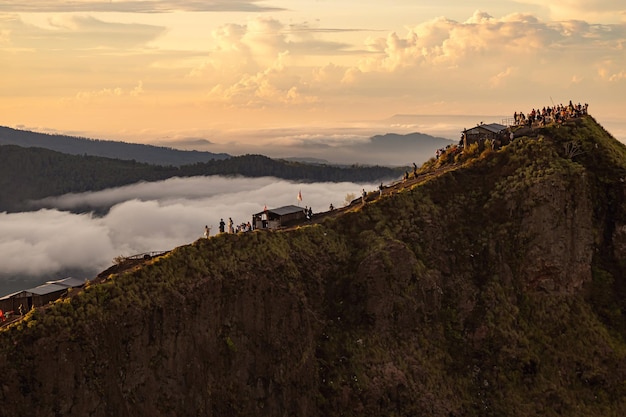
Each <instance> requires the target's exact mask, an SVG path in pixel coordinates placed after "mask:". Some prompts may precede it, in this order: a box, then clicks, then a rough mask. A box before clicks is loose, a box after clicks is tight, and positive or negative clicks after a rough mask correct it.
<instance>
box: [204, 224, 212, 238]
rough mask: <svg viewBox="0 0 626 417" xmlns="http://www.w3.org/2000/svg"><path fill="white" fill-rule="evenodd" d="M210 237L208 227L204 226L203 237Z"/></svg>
mask: <svg viewBox="0 0 626 417" xmlns="http://www.w3.org/2000/svg"><path fill="white" fill-rule="evenodd" d="M209 236H211V228H210V227H209V226H208V225H205V226H204V237H205V238H207V239H208V238H209Z"/></svg>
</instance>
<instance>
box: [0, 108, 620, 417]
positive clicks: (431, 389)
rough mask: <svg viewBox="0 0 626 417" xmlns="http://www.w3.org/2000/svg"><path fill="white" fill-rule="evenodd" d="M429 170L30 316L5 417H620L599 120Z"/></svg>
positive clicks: (611, 227)
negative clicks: (309, 219) (334, 211)
mask: <svg viewBox="0 0 626 417" xmlns="http://www.w3.org/2000/svg"><path fill="white" fill-rule="evenodd" d="M419 174H420V175H418V176H417V178H412V179H409V180H408V181H406V182H404V183H400V184H398V185H397V186H396V187H395V188H389V189H388V190H386V192H384V193H383V194H382V195H381V196H376V195H374V194H370V195H368V196H367V199H366V201H365V204H360V203H359V202H355V203H354V204H353V205H352V206H350V207H348V208H346V209H345V210H344V211H342V213H341V215H338V216H329V217H326V218H324V219H321V218H320V219H319V220H320V221H319V223H317V224H311V225H306V224H304V225H302V226H301V227H297V228H294V229H291V230H288V231H279V232H267V231H258V232H252V233H242V234H237V235H234V234H222V235H218V236H216V237H212V238H210V239H199V240H198V241H196V242H194V243H193V244H190V245H185V246H181V247H179V248H176V249H174V250H173V251H171V252H170V253H168V254H167V255H164V256H161V257H157V258H154V259H150V260H144V261H142V264H141V265H136V264H135V265H131V266H130V267H129V268H128V269H124V268H120V269H118V270H114V269H112V270H109V271H105V272H103V274H102V275H101V276H100V277H99V278H98V279H97V280H94V282H93V283H91V284H90V285H88V286H87V287H86V288H85V289H83V290H81V291H80V292H77V293H75V294H71V297H68V298H66V299H63V300H60V301H58V302H57V303H54V304H53V305H51V306H49V307H47V308H44V309H36V310H33V311H32V312H31V313H29V314H28V315H27V316H26V317H25V319H24V320H22V321H20V322H18V323H17V324H14V325H13V326H11V327H10V328H8V329H5V330H3V331H1V332H0V352H2V355H0V372H2V374H3V376H4V377H3V379H2V381H0V400H2V402H3V404H4V406H3V408H2V409H0V415H6V416H9V415H11V416H22V415H23V416H26V415H32V414H37V415H42V416H48V415H50V416H53V415H55V414H56V415H65V416H73V415H76V416H80V415H93V416H106V415H116V416H122V417H124V416H131V415H203V416H223V415H234V416H251V415H255V416H275V415H299V416H303V417H306V416H319V415H325V416H330V417H334V416H340V415H356V414H358V415H361V416H372V417H373V416H380V415H402V416H409V415H430V416H436V417H439V416H441V417H450V416H515V417H522V416H531V415H543V416H557V415H568V416H573V417H583V416H585V417H589V416H592V417H593V416H607V415H615V416H618V415H623V414H624V413H625V412H626V388H625V387H624V384H623V381H624V380H626V366H625V365H624V363H626V361H625V360H624V359H626V343H625V342H624V340H625V336H626V320H625V317H624V313H623V312H624V311H626V309H625V307H626V305H625V301H624V300H625V299H626V297H624V295H625V294H626V283H625V282H624V276H625V275H624V272H625V268H626V265H624V263H623V259H626V204H624V203H625V201H626V198H625V194H626V193H625V191H626V189H625V186H624V183H623V181H624V178H625V177H626V147H624V145H622V144H620V143H619V142H617V141H616V140H615V139H614V138H613V137H611V136H610V134H608V133H607V132H605V131H603V129H602V128H601V126H599V125H598V124H597V123H596V122H595V120H593V118H591V117H590V116H584V117H582V118H580V119H573V120H570V121H567V122H566V123H564V124H562V125H550V126H547V127H545V128H540V129H537V130H535V131H533V132H530V133H528V134H525V135H520V137H517V138H516V139H515V140H514V141H513V142H512V143H511V144H509V145H507V146H505V147H503V148H502V149H501V150H498V151H495V150H493V149H491V148H490V147H489V146H486V145H485V144H482V145H480V144H477V145H476V146H470V147H469V148H467V149H465V150H464V151H463V152H462V153H460V152H458V150H455V149H450V150H447V151H446V152H444V153H443V154H442V155H441V156H440V157H439V158H438V159H436V160H435V159H432V160H430V161H428V162H427V163H426V164H424V165H423V167H422V169H421V171H420V173H419ZM314 218H315V217H314Z"/></svg>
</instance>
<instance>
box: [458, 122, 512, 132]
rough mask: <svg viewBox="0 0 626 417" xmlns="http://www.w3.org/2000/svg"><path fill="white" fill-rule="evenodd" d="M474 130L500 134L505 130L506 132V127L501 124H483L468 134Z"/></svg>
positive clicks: (468, 130) (469, 130)
mask: <svg viewBox="0 0 626 417" xmlns="http://www.w3.org/2000/svg"><path fill="white" fill-rule="evenodd" d="M474 129H485V130H487V131H489V132H492V133H500V132H502V131H503V130H506V126H504V125H501V124H500V123H489V124H487V125H486V124H482V125H478V126H474V127H473V128H471V129H467V132H471V131H472V130H474Z"/></svg>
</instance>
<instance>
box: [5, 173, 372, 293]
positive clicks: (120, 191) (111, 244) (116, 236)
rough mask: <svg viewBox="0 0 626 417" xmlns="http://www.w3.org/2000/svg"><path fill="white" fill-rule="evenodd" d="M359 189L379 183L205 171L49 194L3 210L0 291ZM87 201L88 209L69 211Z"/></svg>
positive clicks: (321, 207) (320, 206)
mask: <svg viewBox="0 0 626 417" xmlns="http://www.w3.org/2000/svg"><path fill="white" fill-rule="evenodd" d="M363 188H365V189H366V190H368V191H371V190H375V189H376V188H377V184H369V183H363V184H362V183H358V184H357V183H351V182H342V183H312V184H304V183H296V182H290V181H286V180H281V179H277V178H271V177H263V178H241V177H239V178H238V177H235V178H232V177H222V176H210V177H193V178H171V179H168V180H165V181H159V182H152V183H138V184H134V185H129V186H125V187H119V188H112V189H107V190H104V191H98V192H90V193H82V194H68V195H63V196H60V197H55V198H49V199H46V200H44V201H42V206H45V207H46V208H42V209H38V210H34V211H29V212H21V213H6V212H3V213H0V231H1V232H0V296H2V295H6V294H9V293H12V292H15V291H20V290H25V289H28V288H32V287H34V286H37V285H40V284H43V283H45V282H46V281H50V280H56V279H61V278H66V277H67V276H68V275H71V276H74V277H75V278H81V279H82V278H87V279H89V278H93V277H95V276H96V275H97V274H98V273H99V272H101V271H103V270H105V269H107V268H108V267H110V266H111V265H113V263H114V259H115V258H116V257H118V256H130V255H135V254H140V253H145V252H152V251H166V250H170V249H173V248H175V247H177V246H181V245H185V244H189V243H192V242H194V241H195V240H197V239H199V238H201V237H202V235H203V233H204V227H205V225H207V226H209V227H211V235H214V234H215V233H216V232H217V231H218V227H219V222H220V219H224V221H225V222H227V221H228V218H232V219H233V221H234V222H235V224H239V223H242V222H248V221H251V220H252V215H253V214H255V213H259V212H260V211H262V210H263V208H264V207H265V206H267V208H270V209H271V208H277V207H281V206H285V205H300V206H302V207H303V208H304V207H305V206H310V207H312V208H313V212H321V211H326V210H328V207H329V205H330V204H333V206H335V207H341V206H344V205H345V204H346V199H347V198H348V199H351V198H355V197H356V196H358V195H359V194H360V192H361V190H362V189H363ZM299 192H300V193H301V195H302V201H298V200H297V196H298V193H299ZM85 207H91V208H92V209H93V210H92V211H89V212H87V213H83V214H75V213H74V212H75V211H77V208H81V209H84V208H85ZM95 213H101V214H100V215H98V214H95Z"/></svg>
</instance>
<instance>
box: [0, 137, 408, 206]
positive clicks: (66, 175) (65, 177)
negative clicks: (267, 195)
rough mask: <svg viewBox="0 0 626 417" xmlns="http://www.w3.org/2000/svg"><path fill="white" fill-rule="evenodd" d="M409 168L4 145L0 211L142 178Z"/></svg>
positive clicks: (376, 173)
mask: <svg viewBox="0 0 626 417" xmlns="http://www.w3.org/2000/svg"><path fill="white" fill-rule="evenodd" d="M403 172H404V169H401V168H388V167H380V166H374V167H369V166H350V167H339V166H333V165H320V164H315V165H311V164H305V163H300V162H293V161H284V160H275V159H271V158H268V157H265V156H261V155H244V156H238V157H231V158H228V159H220V160H213V161H209V162H205V163H195V164H191V165H184V166H179V167H176V166H159V165H152V164H147V163H139V162H136V161H123V160H119V159H110V158H102V157H96V156H85V155H82V156H77V155H67V154H64V153H60V152H55V151H51V150H48V149H41V148H23V147H20V146H15V145H3V146H2V145H0V211H20V210H25V209H28V205H27V202H28V200H36V199H41V198H44V197H49V196H57V195H61V194H66V193H79V192H86V191H98V190H103V189H105V188H110V187H117V186H121V185H127V184H132V183H136V182H139V181H158V180H163V179H166V178H171V177H175V176H176V177H189V176H198V175H241V176H247V177H261V176H274V177H277V178H283V179H287V180H294V181H310V182H318V181H336V182H339V181H357V182H373V181H379V180H380V181H382V180H389V179H394V178H400V177H401V176H402V173H403Z"/></svg>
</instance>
